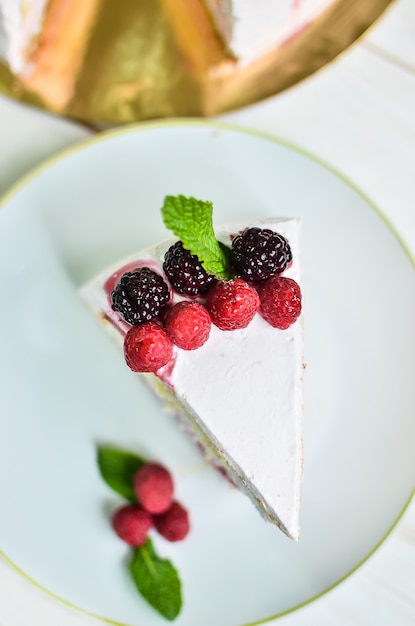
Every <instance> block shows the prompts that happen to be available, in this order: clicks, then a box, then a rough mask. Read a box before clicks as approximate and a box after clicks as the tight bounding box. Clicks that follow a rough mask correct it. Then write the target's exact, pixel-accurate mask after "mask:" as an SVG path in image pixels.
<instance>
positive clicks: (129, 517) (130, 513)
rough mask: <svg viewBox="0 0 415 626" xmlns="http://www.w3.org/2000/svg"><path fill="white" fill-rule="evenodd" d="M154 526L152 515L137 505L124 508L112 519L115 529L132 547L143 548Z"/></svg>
mask: <svg viewBox="0 0 415 626" xmlns="http://www.w3.org/2000/svg"><path fill="white" fill-rule="evenodd" d="M152 526H153V518H152V516H151V514H150V513H149V512H148V511H145V510H144V509H143V508H142V507H140V506H137V505H136V504H126V505H124V506H122V507H121V508H119V509H118V510H117V511H116V512H115V513H114V515H113V517H112V527H113V529H114V530H115V532H116V533H117V535H118V536H119V537H120V539H122V540H123V541H125V542H126V543H128V544H129V545H130V546H141V545H142V544H143V543H144V542H145V541H146V539H147V536H148V531H149V530H150V528H151V527H152Z"/></svg>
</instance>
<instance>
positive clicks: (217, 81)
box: [0, 0, 391, 128]
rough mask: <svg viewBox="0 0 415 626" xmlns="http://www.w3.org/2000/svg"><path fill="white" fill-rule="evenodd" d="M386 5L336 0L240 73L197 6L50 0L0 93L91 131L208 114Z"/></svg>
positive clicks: (276, 88) (346, 36)
mask: <svg viewBox="0 0 415 626" xmlns="http://www.w3.org/2000/svg"><path fill="white" fill-rule="evenodd" d="M390 3H391V0H337V2H335V3H334V4H333V5H332V6H331V7H330V8H329V9H328V10H327V11H326V12H325V13H324V14H323V15H322V16H321V17H320V18H319V19H318V20H316V21H315V22H314V23H313V24H311V25H310V26H309V27H308V28H306V29H304V30H303V31H302V32H301V33H299V34H298V36H296V37H295V38H293V39H292V40H290V41H288V42H286V43H285V44H284V45H283V46H281V47H279V48H277V49H274V50H272V51H271V52H269V53H268V54H266V55H264V56H263V57H262V58H260V59H259V60H257V61H255V62H253V63H251V64H250V65H246V66H245V67H242V66H240V65H239V64H238V62H237V61H236V60H235V59H234V57H233V56H232V54H230V52H229V50H227V49H226V46H225V45H224V44H223V41H222V40H221V38H220V36H219V34H218V33H217V32H216V31H215V29H214V27H213V23H212V21H211V19H210V16H209V14H208V13H207V11H205V10H204V9H203V8H201V4H200V3H199V2H198V1H197V0H140V1H139V2H137V0H123V2H122V8H121V9H120V3H115V2H113V0H89V1H88V2H85V0H51V1H50V5H49V8H48V13H47V16H46V19H45V23H44V29H43V32H42V35H41V36H40V37H39V39H38V41H37V48H36V52H35V53H34V56H33V59H32V67H33V69H32V71H31V72H30V73H28V75H27V76H26V77H17V76H13V75H12V74H11V72H10V71H9V70H8V69H7V68H6V66H5V65H2V64H0V93H3V94H6V95H7V96H9V97H11V98H14V99H16V100H19V101H21V102H25V103H29V104H31V105H34V106H37V107H40V108H42V109H46V110H48V111H51V112H52V113H55V114H58V115H62V116H65V117H69V118H73V119H75V120H78V121H81V122H84V123H87V124H90V125H93V126H96V127H98V128H99V127H103V126H110V125H118V124H126V123H131V122H135V121H139V120H149V119H158V118H166V117H194V116H197V117H200V116H201V117H208V116H212V115H216V114H219V113H222V112H225V111H230V110H234V109H237V108H241V107H243V106H246V105H248V104H252V103H254V102H257V101H259V100H262V99H264V98H267V97H269V96H271V95H274V94H276V93H279V92H281V91H283V90H284V89H287V88H288V87H290V86H292V85H294V84H295V83H297V82H299V81H301V80H302V79H304V78H306V77H307V76H309V75H310V74H312V73H314V72H315V71H316V70H318V69H320V68H321V67H323V66H324V65H326V64H327V63H328V62H330V61H331V60H332V59H334V58H335V57H336V56H337V55H338V54H339V53H340V52H342V51H343V50H345V49H346V48H347V47H348V46H350V44H351V43H353V42H354V41H356V39H357V38H359V37H360V36H361V35H362V33H363V32H364V31H365V30H366V29H367V28H368V27H369V26H371V25H372V24H373V22H374V21H375V20H376V19H377V18H378V17H379V16H380V15H381V14H382V12H383V11H384V10H385V9H386V7H387V6H388V5H389V4H390Z"/></svg>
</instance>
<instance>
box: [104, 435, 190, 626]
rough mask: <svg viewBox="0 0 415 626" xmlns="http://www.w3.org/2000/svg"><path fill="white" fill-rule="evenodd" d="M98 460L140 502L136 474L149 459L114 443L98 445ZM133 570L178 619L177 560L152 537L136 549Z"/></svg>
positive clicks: (109, 478) (138, 582) (147, 592)
mask: <svg viewBox="0 0 415 626" xmlns="http://www.w3.org/2000/svg"><path fill="white" fill-rule="evenodd" d="M97 463H98V468H99V471H100V474H101V476H102V478H103V479H104V481H105V482H106V484H107V485H108V486H109V487H110V488H111V489H113V491H115V492H116V493H118V494H120V495H122V496H123V497H124V498H126V499H127V500H129V501H130V502H136V497H135V494H134V489H133V478H134V474H135V473H136V472H137V471H138V470H139V469H140V468H141V467H142V466H143V465H144V464H145V463H147V460H146V459H144V458H142V457H141V456H138V455H137V454H134V453H132V452H127V451H125V450H120V449H118V448H113V447H111V446H103V445H101V446H98V449H97ZM129 570H130V573H131V576H132V578H133V581H134V583H135V586H136V588H137V590H138V591H139V593H140V594H141V595H142V596H143V597H144V598H145V600H147V602H148V603H149V604H151V606H152V607H153V608H154V609H155V610H156V611H158V612H159V613H160V614H161V615H162V616H163V617H165V618H166V619H168V620H170V621H171V620H174V619H175V618H176V617H177V615H178V614H179V613H180V610H181V607H182V603H183V601H182V589H181V581H180V578H179V574H178V572H177V570H176V568H175V567H174V565H173V563H172V562H171V561H169V560H168V559H162V558H160V557H159V556H158V555H157V554H156V551H155V549H154V546H153V543H152V541H151V539H149V538H148V539H147V541H146V542H145V543H144V544H143V545H142V546H140V547H139V548H134V549H133V556H132V559H131V562H130V564H129Z"/></svg>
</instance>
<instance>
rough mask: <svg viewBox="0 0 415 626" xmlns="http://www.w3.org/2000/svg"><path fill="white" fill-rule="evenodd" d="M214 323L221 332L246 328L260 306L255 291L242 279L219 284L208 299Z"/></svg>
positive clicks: (207, 304) (208, 307)
mask: <svg viewBox="0 0 415 626" xmlns="http://www.w3.org/2000/svg"><path fill="white" fill-rule="evenodd" d="M206 306H207V310H208V311H209V313H210V317H211V318H212V322H213V323H214V324H215V325H216V326H217V327H218V328H220V329H221V330H235V329H237V328H245V327H246V326H248V324H249V322H250V321H251V320H252V319H253V317H254V315H255V313H256V312H257V311H258V309H259V306H260V301H259V296H258V294H257V292H256V291H255V289H254V288H253V287H251V286H250V285H248V284H247V283H246V282H245V281H243V280H242V279H241V278H235V279H234V280H229V281H228V282H226V283H218V284H217V285H215V287H213V288H212V289H211V291H210V292H209V294H208V298H207V303H206Z"/></svg>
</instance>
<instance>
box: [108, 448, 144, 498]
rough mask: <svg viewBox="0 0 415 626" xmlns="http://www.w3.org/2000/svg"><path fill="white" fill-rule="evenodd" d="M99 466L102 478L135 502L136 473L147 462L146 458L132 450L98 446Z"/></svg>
mask: <svg viewBox="0 0 415 626" xmlns="http://www.w3.org/2000/svg"><path fill="white" fill-rule="evenodd" d="M97 462H98V468H99V471H100V473H101V476H102V478H103V479H104V481H105V482H106V483H107V485H108V486H109V487H111V489H113V490H114V491H116V492H117V493H119V494H120V495H121V496H123V497H124V498H126V499H127V500H129V501H130V502H135V501H136V498H135V495H134V489H133V478H134V474H135V473H136V472H137V471H138V470H139V469H140V467H142V466H143V465H144V464H145V462H146V461H145V459H143V458H142V457H140V456H137V455H136V454H133V453H132V452H125V451H124V450H118V449H117V448H112V447H109V446H98V450H97Z"/></svg>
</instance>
